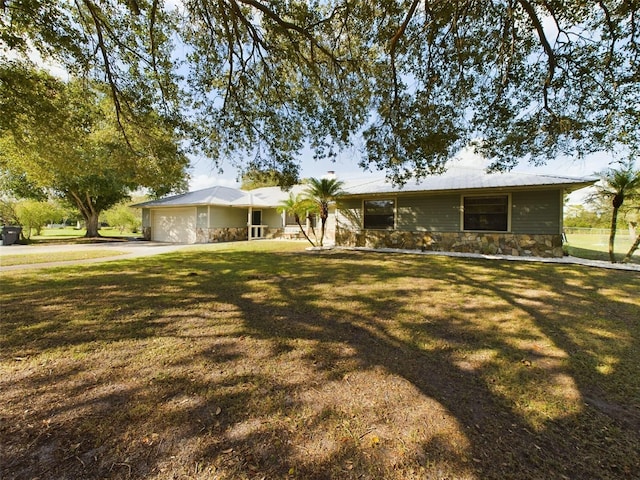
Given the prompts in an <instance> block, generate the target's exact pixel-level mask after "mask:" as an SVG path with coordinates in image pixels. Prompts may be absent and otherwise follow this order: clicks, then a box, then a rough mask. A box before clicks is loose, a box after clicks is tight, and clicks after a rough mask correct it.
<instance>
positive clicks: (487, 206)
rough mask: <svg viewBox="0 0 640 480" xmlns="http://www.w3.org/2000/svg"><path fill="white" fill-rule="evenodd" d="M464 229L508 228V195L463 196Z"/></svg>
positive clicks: (493, 229)
mask: <svg viewBox="0 0 640 480" xmlns="http://www.w3.org/2000/svg"><path fill="white" fill-rule="evenodd" d="M463 212H464V223H463V225H464V227H463V228H464V230H487V231H494V232H507V231H508V230H509V195H499V196H495V197H464V198H463Z"/></svg>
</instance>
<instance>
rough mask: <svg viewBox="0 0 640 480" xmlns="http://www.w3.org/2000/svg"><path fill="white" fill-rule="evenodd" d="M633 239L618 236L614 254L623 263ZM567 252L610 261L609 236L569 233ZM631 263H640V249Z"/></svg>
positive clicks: (604, 234) (590, 258)
mask: <svg viewBox="0 0 640 480" xmlns="http://www.w3.org/2000/svg"><path fill="white" fill-rule="evenodd" d="M632 243H633V242H632V239H631V237H630V236H629V235H618V236H616V240H615V244H614V253H615V255H616V259H617V260H618V261H621V260H622V259H623V258H624V256H625V255H626V254H627V252H628V251H629V248H631V244H632ZM565 248H566V250H567V253H569V255H573V256H574V257H578V258H588V259H589V260H605V261H609V234H608V233H603V234H600V235H593V234H580V233H569V234H567V244H566V247H565ZM631 263H640V249H639V250H636V251H635V253H634V254H633V256H632V257H631Z"/></svg>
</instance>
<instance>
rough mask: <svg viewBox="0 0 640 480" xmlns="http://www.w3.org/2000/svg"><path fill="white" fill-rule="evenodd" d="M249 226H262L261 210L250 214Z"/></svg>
mask: <svg viewBox="0 0 640 480" xmlns="http://www.w3.org/2000/svg"><path fill="white" fill-rule="evenodd" d="M251 225H262V210H253V211H252V212H251Z"/></svg>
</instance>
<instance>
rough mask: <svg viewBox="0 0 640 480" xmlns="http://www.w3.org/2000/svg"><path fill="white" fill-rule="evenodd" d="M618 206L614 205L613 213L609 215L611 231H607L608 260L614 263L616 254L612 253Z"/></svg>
mask: <svg viewBox="0 0 640 480" xmlns="http://www.w3.org/2000/svg"><path fill="white" fill-rule="evenodd" d="M618 208H619V207H616V206H615V205H614V207H613V213H612V215H611V232H609V260H611V263H616V256H615V254H614V253H613V244H614V242H615V239H616V229H617V228H618Z"/></svg>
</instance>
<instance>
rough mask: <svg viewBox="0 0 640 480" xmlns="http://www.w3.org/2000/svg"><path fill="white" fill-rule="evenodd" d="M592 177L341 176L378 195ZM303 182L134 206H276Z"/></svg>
mask: <svg viewBox="0 0 640 480" xmlns="http://www.w3.org/2000/svg"><path fill="white" fill-rule="evenodd" d="M596 180H597V179H595V178H576V177H565V176H556V175H533V174H527V173H514V172H509V173H494V174H487V173H485V172H484V171H482V170H478V169H469V168H451V169H450V170H449V171H447V172H446V173H444V174H442V175H433V176H428V177H425V178H423V179H420V180H418V181H415V180H414V181H409V182H407V183H406V184H404V185H402V186H400V185H393V184H392V183H391V182H389V181H388V180H386V179H385V178H360V179H345V180H344V186H343V190H344V191H345V193H346V194H347V195H380V194H386V193H417V192H443V191H468V190H481V189H484V190H487V189H496V190H497V189H504V188H544V187H548V186H553V187H562V188H564V189H565V190H566V191H567V192H572V191H574V190H578V189H580V188H583V187H587V186H589V185H592V184H593V183H595V182H596ZM305 188H306V186H305V185H295V186H294V187H293V188H292V189H291V190H289V191H284V190H282V189H280V188H279V187H264V188H257V189H255V190H250V191H246V190H240V189H237V188H231V187H222V186H217V187H210V188H205V189H204V190H197V191H195V192H189V193H184V194H181V195H175V196H172V197H167V198H163V199H160V200H152V201H149V202H144V203H139V204H137V205H135V206H136V207H178V206H188V205H221V206H230V207H249V206H253V207H276V206H278V205H280V204H281V202H282V201H283V200H286V199H287V198H288V197H289V193H290V192H291V193H293V194H294V195H296V194H299V193H302V192H304V190H305Z"/></svg>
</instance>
